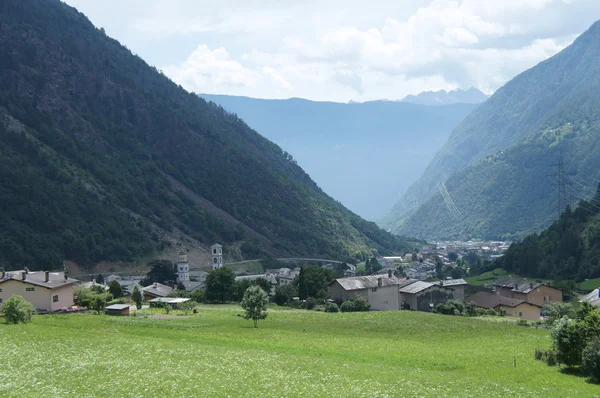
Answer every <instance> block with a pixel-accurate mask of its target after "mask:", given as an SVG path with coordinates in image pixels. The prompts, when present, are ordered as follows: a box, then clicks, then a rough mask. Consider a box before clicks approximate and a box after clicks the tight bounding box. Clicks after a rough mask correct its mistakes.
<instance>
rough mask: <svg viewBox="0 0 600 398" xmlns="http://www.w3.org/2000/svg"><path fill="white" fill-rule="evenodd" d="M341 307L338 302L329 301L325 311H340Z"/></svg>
mask: <svg viewBox="0 0 600 398" xmlns="http://www.w3.org/2000/svg"><path fill="white" fill-rule="evenodd" d="M339 311H340V307H338V305H337V304H336V303H328V304H327V305H326V306H325V312H339Z"/></svg>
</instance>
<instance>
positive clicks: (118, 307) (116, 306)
mask: <svg viewBox="0 0 600 398" xmlns="http://www.w3.org/2000/svg"><path fill="white" fill-rule="evenodd" d="M129 307H130V305H129V304H113V305H109V306H108V307H104V309H105V310H119V311H120V310H124V309H125V308H129Z"/></svg>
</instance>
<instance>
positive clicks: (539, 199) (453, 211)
mask: <svg viewBox="0 0 600 398" xmlns="http://www.w3.org/2000/svg"><path fill="white" fill-rule="evenodd" d="M599 108H600V22H596V23H595V24H594V25H592V26H591V27H590V29H588V30H587V31H586V32H585V33H583V34H582V35H581V36H580V37H578V38H577V39H576V40H575V41H574V42H573V44H572V45H570V46H569V47H567V48H565V49H564V50H563V51H561V52H560V53H558V54H556V55H555V56H553V57H551V58H549V59H547V60H545V61H543V62H541V63H539V64H538V65H536V66H535V67H533V68H531V69H529V70H527V71H525V72H523V73H521V74H520V75H518V76H516V77H515V78H514V79H513V80H511V81H510V82H508V83H507V84H506V85H505V86H504V87H502V88H500V89H499V90H498V91H496V93H495V94H494V95H493V96H492V97H490V99H488V100H487V101H486V102H485V103H483V104H481V105H480V106H479V107H478V108H477V109H475V110H474V111H473V112H472V113H471V114H470V115H469V116H468V117H467V118H465V120H464V121H463V122H462V123H461V124H460V125H459V126H458V127H456V128H455V129H454V131H453V132H452V134H451V137H450V138H449V139H448V141H447V142H446V143H445V144H444V146H443V147H442V149H441V150H440V151H439V152H438V153H437V154H436V156H435V157H434V159H433V160H432V162H431V163H430V164H429V166H428V167H427V170H426V171H425V173H424V174H423V176H422V177H421V178H420V180H419V181H418V182H417V183H415V184H413V185H412V186H411V187H410V188H409V189H408V191H407V193H406V194H405V195H404V196H403V198H402V199H401V200H400V201H399V202H398V203H397V204H396V205H395V206H394V207H393V208H392V210H391V211H390V212H389V213H388V215H387V216H386V217H385V219H384V220H382V222H381V224H382V225H384V226H387V227H389V228H390V229H391V230H392V231H394V232H396V233H401V234H406V233H411V234H414V235H416V236H419V237H428V238H434V237H438V238H442V237H443V238H456V237H461V238H468V237H481V238H490V239H492V238H493V239H496V238H507V239H519V238H522V237H524V236H525V235H527V234H528V233H531V232H534V231H539V230H541V229H543V228H545V227H546V226H548V225H549V224H550V223H551V222H552V221H553V220H554V219H555V218H556V217H557V207H558V203H557V200H558V199H557V194H556V188H555V187H553V184H554V183H555V182H553V181H550V180H549V178H548V176H549V175H552V174H554V173H556V172H557V168H556V165H557V164H558V163H559V158H560V157H561V155H562V157H563V158H564V159H565V163H564V171H565V177H564V178H565V179H566V180H568V181H566V182H567V184H565V186H566V188H565V190H568V191H570V192H569V195H567V196H568V197H569V198H570V199H569V200H570V201H571V203H575V202H576V201H577V200H579V199H584V198H588V197H589V196H590V195H593V193H594V192H595V181H596V180H598V178H599V177H600V173H599V170H600V114H599V113H598V111H597V110H598V109H599ZM563 202H564V199H563ZM563 205H564V203H563Z"/></svg>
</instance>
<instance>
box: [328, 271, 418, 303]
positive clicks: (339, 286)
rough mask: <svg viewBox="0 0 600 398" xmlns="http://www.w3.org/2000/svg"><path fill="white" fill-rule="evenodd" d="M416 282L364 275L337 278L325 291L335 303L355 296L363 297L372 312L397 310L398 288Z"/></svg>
mask: <svg viewBox="0 0 600 398" xmlns="http://www.w3.org/2000/svg"><path fill="white" fill-rule="evenodd" d="M414 282H416V281H415V280H412V279H399V278H396V277H395V276H393V275H392V273H391V272H389V273H388V274H387V275H365V276H355V277H350V278H339V279H336V280H334V281H332V282H330V283H329V286H328V287H327V291H328V293H329V295H330V297H331V298H332V299H333V300H335V301H340V302H343V301H346V300H349V299H351V298H352V297H354V296H356V295H361V296H363V297H365V298H366V299H367V300H368V301H369V303H370V304H371V309H373V310H388V311H389V310H399V309H400V296H399V294H398V287H399V286H402V285H406V284H410V283H414Z"/></svg>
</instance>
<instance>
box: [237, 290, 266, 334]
mask: <svg viewBox="0 0 600 398" xmlns="http://www.w3.org/2000/svg"><path fill="white" fill-rule="evenodd" d="M268 303H269V295H268V294H267V293H266V292H265V291H264V290H262V289H261V288H260V287H259V286H250V287H249V288H248V289H247V290H246V292H245V293H244V298H243V299H242V303H241V305H242V308H243V309H244V310H245V311H246V314H245V315H244V319H251V320H252V321H253V322H254V327H255V328H257V327H258V321H259V320H261V319H265V318H266V317H267V304H268Z"/></svg>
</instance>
